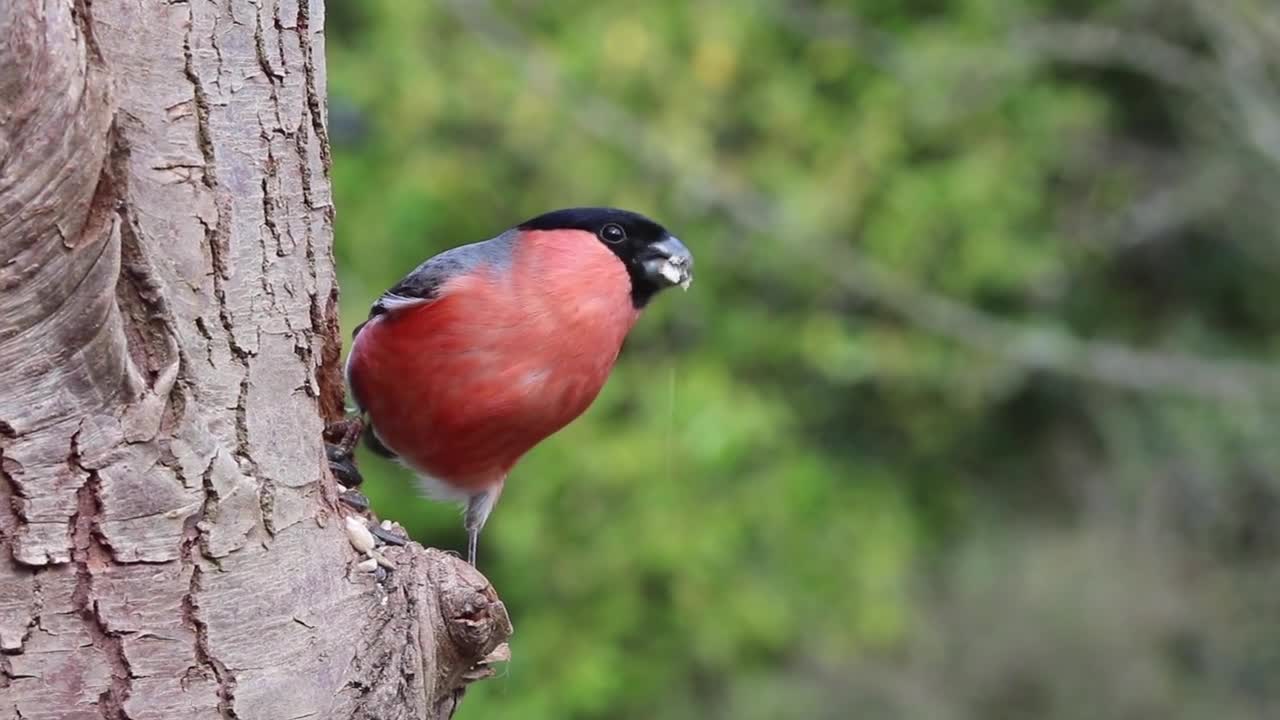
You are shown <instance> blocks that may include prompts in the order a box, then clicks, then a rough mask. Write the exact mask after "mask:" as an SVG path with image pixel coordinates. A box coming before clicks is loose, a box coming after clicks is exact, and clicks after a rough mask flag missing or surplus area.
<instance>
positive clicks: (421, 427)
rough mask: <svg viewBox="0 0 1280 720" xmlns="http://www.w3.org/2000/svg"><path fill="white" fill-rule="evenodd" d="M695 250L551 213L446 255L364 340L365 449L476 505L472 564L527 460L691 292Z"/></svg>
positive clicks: (373, 315) (366, 329) (427, 266)
mask: <svg viewBox="0 0 1280 720" xmlns="http://www.w3.org/2000/svg"><path fill="white" fill-rule="evenodd" d="M692 280H693V256H692V255H691V254H690V253H689V249H688V248H686V247H685V246H684V244H683V243H681V242H680V241H679V240H678V239H676V238H675V237H674V236H673V235H671V234H670V233H669V232H667V231H666V229H665V228H663V227H662V226H661V225H659V224H658V223H656V222H654V221H652V220H650V219H648V218H646V217H644V216H643V215H639V214H637V213H633V212H628V211H626V210H617V209H614V208H572V209H567V210H557V211H555V212H551V213H547V214H545V215H540V216H538V217H536V218H533V219H532V220H529V221H527V222H524V223H521V224H520V225H518V226H516V227H514V228H512V229H510V230H507V231H506V232H504V233H502V234H501V235H498V236H497V237H495V238H492V239H490V240H485V241H483V242H479V243H474V244H471V245H464V246H461V247H456V248H453V249H452V250H448V251H445V252H443V253H441V254H439V255H437V256H435V257H433V258H431V259H430V260H427V261H426V262H424V263H422V264H421V265H419V266H418V267H417V269H415V270H414V271H413V272H411V273H409V274H408V275H406V276H405V277H404V279H402V280H401V281H400V282H398V283H396V285H395V286H394V287H392V288H391V289H390V290H388V291H386V292H385V293H383V294H382V296H381V297H379V298H378V300H377V302H375V303H374V304H373V307H372V309H370V311H369V319H368V320H367V321H365V322H364V323H363V324H362V325H361V326H360V327H358V328H356V331H355V339H354V342H353V344H352V346H351V352H350V355H349V357H348V359H347V382H348V383H349V384H350V386H351V392H352V395H353V396H354V398H355V401H356V404H357V405H358V406H359V409H360V411H361V412H362V413H363V414H364V415H365V417H366V419H367V423H368V427H367V429H366V441H367V442H368V444H369V445H370V446H372V447H373V448H374V449H375V450H376V451H379V452H382V453H383V454H386V455H389V456H392V457H395V458H397V459H398V460H399V461H400V462H402V463H403V464H404V465H406V466H408V467H409V468H410V469H411V470H413V471H414V472H415V473H417V475H418V476H419V477H420V478H421V479H422V486H423V488H424V489H425V491H426V492H427V493H428V494H429V495H431V496H433V497H435V498H437V499H445V500H455V501H460V502H465V503H466V516H465V526H466V530H467V535H468V547H467V557H468V560H469V561H470V562H471V563H472V564H474V563H475V557H476V544H477V539H478V537H479V535H480V530H481V528H483V527H484V524H485V521H486V520H487V519H488V517H489V513H490V512H492V510H493V507H494V504H495V503H496V502H497V501H498V496H499V495H500V494H501V493H502V487H503V483H504V482H506V479H507V475H508V474H509V473H510V472H511V469H512V467H514V466H515V464H516V462H517V461H519V460H520V458H521V457H522V456H523V455H524V454H525V453H527V452H528V451H529V450H531V449H532V448H533V447H534V446H535V445H537V444H538V443H539V442H542V440H544V439H546V438H547V437H548V436H549V435H551V434H552V433H555V432H556V431H558V430H560V429H561V428H563V427H564V426H565V425H568V424H569V423H570V422H571V421H572V420H573V419H574V418H576V417H578V416H579V415H581V414H582V412H583V411H584V410H586V409H587V407H588V406H590V405H591V402H592V401H593V400H595V398H596V395H597V394H598V393H599V392H600V389H601V388H602V387H603V386H604V383H605V380H606V379H608V377H609V372H610V370H612V369H613V364H614V361H615V360H616V359H617V357H618V352H619V351H620V350H621V348H622V341H623V339H624V338H626V336H627V333H628V332H629V331H630V330H631V327H632V325H634V324H635V322H636V320H637V319H638V318H639V316H640V311H641V310H642V309H643V308H644V307H645V305H647V304H648V303H649V301H650V300H652V299H653V297H654V296H655V295H657V294H658V293H659V292H661V291H662V290H663V289H665V288H668V287H672V286H675V285H679V286H681V287H682V288H686V289H687V288H688V286H689V283H690V282H691V281H692Z"/></svg>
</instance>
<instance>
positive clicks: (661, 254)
mask: <svg viewBox="0 0 1280 720" xmlns="http://www.w3.org/2000/svg"><path fill="white" fill-rule="evenodd" d="M641 257H642V258H643V260H642V262H643V265H644V274H645V276H646V277H648V278H649V280H650V281H651V282H653V283H654V284H655V285H657V286H658V287H671V286H673V285H679V286H680V288H681V289H682V290H688V289H689V285H690V284H691V283H692V282H693V253H691V252H689V248H687V247H685V246H684V243H682V242H680V240H679V238H676V237H675V236H673V235H668V236H666V237H665V238H663V239H661V240H659V241H658V242H656V243H653V244H651V245H649V247H647V248H645V251H644V254H643V255H642V256H641Z"/></svg>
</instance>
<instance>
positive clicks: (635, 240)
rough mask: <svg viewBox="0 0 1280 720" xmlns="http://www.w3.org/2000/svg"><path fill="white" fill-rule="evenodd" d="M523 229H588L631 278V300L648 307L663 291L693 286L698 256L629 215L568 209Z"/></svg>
mask: <svg viewBox="0 0 1280 720" xmlns="http://www.w3.org/2000/svg"><path fill="white" fill-rule="evenodd" d="M517 229H519V230H585V231H587V232H589V233H592V234H593V235H595V236H596V238H598V239H599V240H600V242H602V243H604V245H605V246H606V247H608V248H609V249H610V250H611V251H612V252H613V254H614V255H616V256H618V259H619V260H621V261H622V264H623V265H625V266H626V268H627V274H628V275H629V276H630V277H631V300H632V302H633V303H634V304H635V306H636V307H638V308H640V307H644V306H645V305H646V304H647V303H648V302H649V300H651V299H653V296H654V295H656V294H657V293H658V291H660V290H663V289H666V288H669V287H672V286H675V285H679V286H680V287H681V288H683V289H685V290H687V289H689V284H690V283H692V282H693V254H692V253H690V252H689V248H687V247H685V246H684V243H682V242H680V240H679V239H678V238H676V237H675V236H674V235H672V234H671V233H669V232H667V229H666V228H664V227H662V226H661V225H659V224H658V223H656V222H654V221H652V220H650V219H649V218H647V217H645V216H643V215H641V214H640V213H634V212H631V211H629V210H619V209H617V208H607V207H585V208H568V209H565V210H556V211H554V212H549V213H545V214H543V215H539V216H538V217H536V218H533V219H532V220H528V221H526V222H523V223H521V224H520V225H519V226H517Z"/></svg>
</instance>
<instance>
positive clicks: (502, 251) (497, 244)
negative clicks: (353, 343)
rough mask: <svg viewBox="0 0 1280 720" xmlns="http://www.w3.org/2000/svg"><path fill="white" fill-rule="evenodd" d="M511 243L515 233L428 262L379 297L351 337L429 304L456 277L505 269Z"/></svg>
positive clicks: (447, 252)
mask: <svg viewBox="0 0 1280 720" xmlns="http://www.w3.org/2000/svg"><path fill="white" fill-rule="evenodd" d="M514 242H515V235H514V233H512V232H506V233H503V234H502V235H499V236H497V237H495V238H492V239H490V240H485V241H484V242H478V243H472V244H470V245H462V246H459V247H456V248H453V249H451V250H446V251H444V252H442V253H440V254H439V255H436V256H435V257H433V258H430V259H429V260H427V261H426V262H424V263H422V264H421V265H419V266H418V267H416V268H414V270H413V272H411V273H409V274H408V275H405V276H404V277H403V278H401V279H400V282H398V283H396V284H395V285H392V286H391V287H390V288H389V289H388V290H387V291H386V292H384V293H382V295H380V296H379V297H378V299H377V300H376V301H374V303H373V306H372V307H370V308H369V318H368V320H365V322H363V323H360V324H359V325H357V326H356V329H355V331H353V332H352V333H351V336H352V337H353V338H354V337H355V336H356V335H359V334H360V330H361V329H363V328H364V326H365V325H366V324H367V323H368V321H369V320H372V319H374V318H375V317H377V316H379V315H383V314H386V313H395V312H398V311H400V310H405V309H408V308H413V307H419V306H421V305H424V304H427V303H430V302H432V301H433V300H435V299H436V298H438V297H440V295H441V293H443V292H444V285H445V283H446V282H448V281H449V280H450V279H452V278H454V277H457V276H458V275H462V274H465V273H468V272H471V271H472V270H474V269H476V268H477V267H479V266H482V265H491V266H503V265H506V264H507V263H509V262H510V258H511V247H512V244H513V243H514Z"/></svg>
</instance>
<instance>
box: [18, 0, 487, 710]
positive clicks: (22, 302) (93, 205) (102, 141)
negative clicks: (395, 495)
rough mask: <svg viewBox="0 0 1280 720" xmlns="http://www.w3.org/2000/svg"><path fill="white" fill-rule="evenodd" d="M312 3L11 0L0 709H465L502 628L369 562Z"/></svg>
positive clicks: (407, 567) (427, 574) (415, 570)
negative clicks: (353, 459) (469, 686)
mask: <svg viewBox="0 0 1280 720" xmlns="http://www.w3.org/2000/svg"><path fill="white" fill-rule="evenodd" d="M322 25H323V17H322V7H321V5H320V3H319V2H318V0H317V1H315V2H310V3H308V2H307V0H302V4H295V3H294V2H293V1H291V0H278V1H277V0H261V2H259V3H252V2H249V1H248V0H213V1H210V0H192V1H191V2H158V1H153V0H143V1H142V2H128V3H124V2H106V1H105V0H98V1H97V2H90V0H79V2H73V1H72V0H8V1H7V2H0V719H5V720H7V719H9V718H28V719H30V718H133V719H135V720H142V719H144V718H166V719H170V718H206V717H208V718H240V719H242V720H250V719H254V718H262V719H263V720H283V719H285V718H304V717H311V718H347V717H356V718H366V717H367V718H374V717H376V718H383V719H390V718H436V717H448V716H449V715H450V714H451V713H452V710H453V705H454V703H455V702H456V699H457V697H458V696H459V695H460V689H461V688H462V687H463V686H464V685H465V683H466V682H468V681H469V680H472V679H475V678H477V677H480V676H483V675H484V674H485V673H486V670H487V666H486V665H485V663H484V661H483V658H485V657H486V656H487V655H489V654H490V653H491V652H494V651H495V648H498V651H497V655H494V656H492V658H491V659H496V658H497V657H498V656H500V655H501V652H502V650H501V648H500V645H501V643H502V642H503V641H504V640H505V638H506V635H507V634H508V633H509V632H510V626H509V624H508V623H507V618H506V613H505V610H504V609H503V607H502V605H501V603H500V602H499V601H498V599H497V597H496V595H494V593H493V591H492V588H490V587H489V585H488V583H487V582H486V581H485V580H484V579H483V578H482V577H481V576H479V575H478V574H477V573H475V571H474V570H472V569H471V568H470V567H468V566H466V565H465V564H463V563H461V562H460V561H459V560H457V559H456V558H454V557H453V556H450V555H445V554H443V553H439V552H435V551H429V550H424V549H423V548H421V547H419V546H416V545H410V546H409V547H407V548H400V549H392V550H389V551H388V552H387V553H386V555H387V557H388V558H390V560H391V561H392V562H394V563H395V564H396V565H397V568H396V570H395V571H394V572H393V573H391V575H390V577H389V578H388V579H387V580H385V581H383V582H378V581H376V580H375V576H374V575H373V574H370V573H367V572H361V571H360V570H358V569H356V568H355V567H354V562H355V561H356V560H357V559H358V558H357V555H356V553H355V551H354V550H353V549H352V548H351V546H350V544H349V543H348V540H347V537H346V534H345V532H344V529H343V523H342V520H341V513H342V510H340V509H339V506H338V505H337V504H336V503H335V486H334V484H333V481H332V478H331V477H330V476H329V474H328V470H327V468H326V463H325V455H324V448H323V445H322V440H321V431H322V428H323V425H324V423H325V422H326V421H328V420H333V419H336V417H337V416H338V415H339V414H340V413H341V406H342V386H341V380H340V378H339V375H338V368H337V362H338V352H339V335H338V327H337V316H336V300H337V288H336V286H335V283H334V273H333V258H332V253H331V241H332V207H331V204H330V195H329V182H328V164H329V154H328V144H327V138H326V136H325V117H324V95H323V93H324V87H325V78H324V61H323V55H324V53H323V44H322V35H321V30H322Z"/></svg>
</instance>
